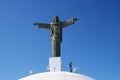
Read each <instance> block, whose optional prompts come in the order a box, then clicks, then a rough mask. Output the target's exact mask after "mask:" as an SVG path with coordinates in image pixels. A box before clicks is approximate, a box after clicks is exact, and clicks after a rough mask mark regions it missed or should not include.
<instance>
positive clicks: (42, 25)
mask: <svg viewBox="0 0 120 80" xmlns="http://www.w3.org/2000/svg"><path fill="white" fill-rule="evenodd" d="M34 25H36V26H38V27H39V28H46V29H50V24H44V23H38V22H36V23H34Z"/></svg>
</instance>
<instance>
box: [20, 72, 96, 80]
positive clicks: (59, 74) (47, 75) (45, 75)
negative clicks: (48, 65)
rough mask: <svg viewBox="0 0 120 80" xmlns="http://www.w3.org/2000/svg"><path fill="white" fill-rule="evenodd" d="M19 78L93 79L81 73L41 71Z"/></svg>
mask: <svg viewBox="0 0 120 80" xmlns="http://www.w3.org/2000/svg"><path fill="white" fill-rule="evenodd" d="M19 80H94V79H92V78H90V77H88V76H85V75H82V74H76V73H71V72H43V73H37V74H34V75H30V76H28V77H24V78H21V79H19Z"/></svg>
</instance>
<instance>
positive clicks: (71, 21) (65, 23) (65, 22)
mask: <svg viewBox="0 0 120 80" xmlns="http://www.w3.org/2000/svg"><path fill="white" fill-rule="evenodd" d="M73 23H74V20H73V19H69V20H67V21H62V22H61V24H62V27H67V26H69V25H71V24H73Z"/></svg>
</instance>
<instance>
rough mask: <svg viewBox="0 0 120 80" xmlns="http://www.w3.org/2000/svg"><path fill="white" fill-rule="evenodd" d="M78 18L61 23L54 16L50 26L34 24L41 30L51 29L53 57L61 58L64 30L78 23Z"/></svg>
mask: <svg viewBox="0 0 120 80" xmlns="http://www.w3.org/2000/svg"><path fill="white" fill-rule="evenodd" d="M77 20H78V18H72V19H70V20H67V21H59V18H58V16H54V21H53V22H51V23H48V24H45V23H38V22H36V23H34V25H36V26H38V27H39V28H45V29H50V36H51V39H52V57H60V44H61V42H62V28H64V27H67V26H69V25H71V24H73V23H74V22H75V21H77Z"/></svg>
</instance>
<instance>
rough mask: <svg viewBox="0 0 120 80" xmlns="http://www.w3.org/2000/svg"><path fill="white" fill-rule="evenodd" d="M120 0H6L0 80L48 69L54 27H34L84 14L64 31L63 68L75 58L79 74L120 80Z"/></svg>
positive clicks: (1, 0) (1, 13)
mask: <svg viewBox="0 0 120 80" xmlns="http://www.w3.org/2000/svg"><path fill="white" fill-rule="evenodd" d="M119 4H120V1H119V0H0V80H18V79H19V78H22V77H25V76H28V71H29V70H33V72H34V73H39V72H45V71H47V70H46V67H47V66H48V59H49V57H50V56H51V39H50V33H49V30H45V29H39V28H38V27H36V26H34V25H33V23H34V22H36V21H39V22H43V23H49V22H52V21H53V16H55V15H58V16H59V18H60V20H63V21H64V20H68V19H70V18H73V17H79V18H80V20H79V21H77V22H76V23H75V24H74V25H71V26H69V27H68V28H65V29H63V42H62V46H61V47H62V49H61V55H62V64H63V66H62V68H63V70H65V71H69V68H68V67H67V64H68V62H69V59H71V60H72V61H73V66H75V67H79V68H80V69H79V70H78V73H79V74H85V75H88V76H90V77H93V78H95V79H96V80H120V5H119Z"/></svg>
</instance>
